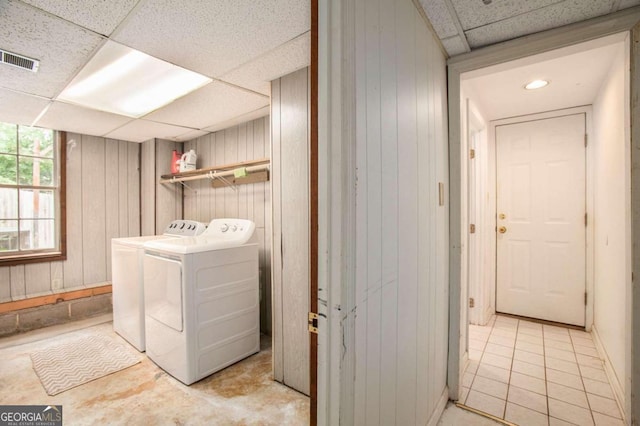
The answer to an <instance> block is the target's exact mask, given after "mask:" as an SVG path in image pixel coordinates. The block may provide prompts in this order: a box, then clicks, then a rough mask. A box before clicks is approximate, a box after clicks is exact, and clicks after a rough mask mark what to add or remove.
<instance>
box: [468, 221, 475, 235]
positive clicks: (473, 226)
mask: <svg viewBox="0 0 640 426" xmlns="http://www.w3.org/2000/svg"><path fill="white" fill-rule="evenodd" d="M469 232H470V233H472V234H475V233H476V225H474V224H473V223H472V224H471V225H469Z"/></svg>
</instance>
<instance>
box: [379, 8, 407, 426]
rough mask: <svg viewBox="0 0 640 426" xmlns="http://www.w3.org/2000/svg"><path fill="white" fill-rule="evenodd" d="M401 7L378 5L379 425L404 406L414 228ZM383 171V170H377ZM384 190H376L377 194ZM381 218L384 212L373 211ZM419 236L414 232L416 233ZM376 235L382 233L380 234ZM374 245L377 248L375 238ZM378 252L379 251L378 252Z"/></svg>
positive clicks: (391, 420)
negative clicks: (407, 263) (405, 255)
mask: <svg viewBox="0 0 640 426" xmlns="http://www.w3.org/2000/svg"><path fill="white" fill-rule="evenodd" d="M400 3H403V4H404V3H406V2H393V1H388V0H384V1H382V2H381V3H380V23H381V26H382V28H383V31H382V34H381V37H380V55H381V61H382V62H381V63H385V59H384V58H389V59H388V60H387V61H388V66H380V70H379V73H380V99H381V103H382V105H381V117H380V121H381V126H380V127H381V130H380V132H381V139H382V141H381V144H382V147H381V166H378V165H376V164H375V163H374V164H371V166H372V169H373V173H382V178H381V179H380V178H377V179H376V182H378V181H381V191H382V193H381V199H379V200H378V202H381V203H382V208H381V215H382V218H376V222H380V221H381V223H382V233H381V234H382V235H381V239H382V242H381V243H378V244H381V245H382V253H381V256H382V262H381V264H382V272H381V279H382V291H381V295H382V301H381V312H380V321H381V331H380V335H381V337H380V339H381V347H380V351H381V353H380V373H379V374H380V383H381V390H380V423H381V424H388V423H398V424H401V423H399V422H398V416H400V415H401V414H402V413H400V408H399V407H398V406H399V404H400V403H401V401H400V398H401V397H400V392H399V386H400V385H401V383H400V381H399V380H398V378H399V375H400V373H401V372H402V369H403V367H405V366H404V365H403V364H402V356H403V355H405V354H402V353H401V350H400V347H399V345H400V343H401V342H400V336H401V335H402V333H403V330H404V329H405V327H407V324H405V323H404V322H403V321H401V320H400V316H401V315H402V314H401V312H400V311H401V308H400V306H401V303H400V300H399V297H400V287H401V286H403V285H407V284H408V283H407V282H406V278H407V277H406V276H405V277H403V276H402V274H403V273H404V272H405V271H402V267H401V262H402V261H403V259H402V254H401V251H402V249H403V247H402V244H403V241H402V235H401V234H400V232H399V228H400V227H401V226H400V224H404V226H405V227H407V228H410V227H411V225H409V222H403V219H404V220H406V219H407V218H406V217H404V218H403V217H401V213H402V211H401V210H400V203H401V202H402V200H401V198H400V197H401V195H402V191H403V189H404V190H406V189H407V187H405V185H411V183H410V182H404V181H403V180H402V178H401V177H400V176H402V173H403V167H404V165H403V164H402V158H400V154H399V150H400V149H401V147H402V146H405V145H408V144H410V143H411V141H410V140H404V139H403V136H405V135H402V131H403V129H402V127H401V126H403V125H404V123H403V119H404V117H402V115H401V113H400V110H401V109H402V108H403V105H404V104H403V102H401V101H400V100H399V99H398V98H399V97H400V96H409V93H407V92H408V90H407V87H406V85H407V84H408V82H405V81H403V80H402V78H403V77H404V76H403V75H402V74H401V71H402V66H403V63H402V60H403V59H404V58H402V57H401V56H400V51H401V49H402V48H401V43H402V42H403V41H406V40H402V39H401V38H400V35H401V34H402V31H403V26H404V25H405V23H404V22H403V21H402V19H401V18H400V16H398V15H401V11H400V10H399V9H400V7H401V6H400ZM378 167H380V168H378ZM379 190H380V189H378V191H379ZM374 214H380V213H377V212H376V213H374ZM412 231H413V232H415V231H414V230H412ZM376 233H377V234H380V232H378V231H376ZM372 244H376V242H375V240H374V241H373V242H372ZM376 251H377V249H376Z"/></svg>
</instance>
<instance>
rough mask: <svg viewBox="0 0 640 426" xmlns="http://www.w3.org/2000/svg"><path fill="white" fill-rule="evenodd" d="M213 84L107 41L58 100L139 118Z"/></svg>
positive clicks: (208, 79)
mask: <svg viewBox="0 0 640 426" xmlns="http://www.w3.org/2000/svg"><path fill="white" fill-rule="evenodd" d="M212 81H213V80H212V79H210V78H209V77H206V76H204V75H201V74H198V73H195V72H193V71H189V70H187V69H184V68H181V67H179V66H177V65H173V64H170V63H168V62H165V61H162V60H160V59H158V58H154V57H153V56H149V55H147V54H146V53H142V52H140V51H137V50H134V49H131V48H129V47H127V46H123V45H121V44H118V43H114V42H112V41H107V42H106V43H105V45H104V46H103V47H102V48H101V49H100V50H99V51H98V53H96V55H95V56H94V57H93V58H91V60H90V61H89V62H88V63H87V64H86V65H85V67H84V68H83V69H82V70H81V71H80V72H79V73H78V75H77V76H76V77H75V78H74V79H73V80H72V81H71V83H69V85H68V86H67V87H66V88H65V89H64V90H63V91H62V93H60V95H59V96H58V99H60V100H63V101H67V102H70V103H74V104H77V105H81V106H85V107H88V108H92V109H97V110H100V111H106V112H112V113H115V114H120V115H126V116H128V117H133V118H138V117H142V116H143V115H146V114H148V113H150V112H151V111H154V110H156V109H158V108H160V107H163V106H165V105H167V104H169V103H171V102H173V101H174V100H176V99H178V98H180V97H182V96H184V95H186V94H188V93H190V92H192V91H194V90H196V89H199V88H200V87H202V86H204V85H206V84H209V83H211V82H212Z"/></svg>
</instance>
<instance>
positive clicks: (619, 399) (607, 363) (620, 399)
mask: <svg viewBox="0 0 640 426" xmlns="http://www.w3.org/2000/svg"><path fill="white" fill-rule="evenodd" d="M591 335H592V336H593V343H595V345H596V350H597V351H598V354H600V358H601V359H602V360H603V361H604V372H605V374H606V375H607V378H608V379H609V384H610V385H611V389H613V396H615V398H616V403H617V404H618V408H619V409H620V413H621V414H622V419H623V421H626V420H625V419H626V414H625V410H624V407H625V395H624V391H623V390H622V385H621V384H620V381H619V380H618V375H617V374H616V372H615V370H614V369H613V365H612V364H611V359H609V355H608V354H607V351H606V349H605V348H604V345H603V344H602V339H600V335H599V334H598V328H597V327H596V325H595V324H593V325H592V326H591Z"/></svg>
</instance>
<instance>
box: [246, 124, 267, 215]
mask: <svg viewBox="0 0 640 426" xmlns="http://www.w3.org/2000/svg"><path fill="white" fill-rule="evenodd" d="M255 123H256V120H254V121H250V122H249V123H247V158H249V159H253V158H259V157H257V156H256V155H255V153H254V146H255V131H256V130H255ZM269 137H271V136H269ZM267 184H268V182H267ZM265 188H267V187H266V186H265ZM258 190H259V188H258V186H256V185H252V188H251V191H247V219H249V220H252V221H253V220H254V217H255V214H254V211H253V208H254V205H255V204H254V198H255V197H254V194H255V192H256V191H258ZM267 208H270V206H267Z"/></svg>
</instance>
